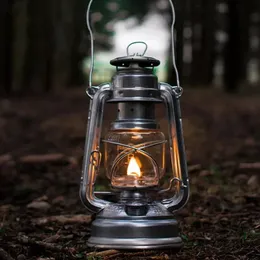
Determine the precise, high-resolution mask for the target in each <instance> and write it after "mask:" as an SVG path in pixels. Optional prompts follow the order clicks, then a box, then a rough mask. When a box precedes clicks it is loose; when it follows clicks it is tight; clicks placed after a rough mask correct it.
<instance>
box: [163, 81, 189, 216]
mask: <svg viewBox="0 0 260 260" xmlns="http://www.w3.org/2000/svg"><path fill="white" fill-rule="evenodd" d="M160 90H161V95H162V99H163V100H164V103H165V105H166V109H167V114H168V122H169V146H170V155H171V163H172V171H173V172H175V175H176V176H177V178H178V179H180V180H181V181H182V182H181V183H180V182H179V187H178V192H177V193H176V195H175V196H174V197H173V198H171V199H167V200H165V201H162V204H163V205H164V206H165V207H166V208H167V209H168V210H169V211H170V212H174V211H176V210H179V209H181V208H182V207H184V205H185V204H186V203H187V201H188V199H189V179H188V170H187V163H186V155H185V147H184V140H183V130H182V118H181V110H180V103H179V96H178V92H177V93H176V91H174V88H173V87H172V86H170V85H169V84H166V83H160ZM173 111H174V113H173Z"/></svg>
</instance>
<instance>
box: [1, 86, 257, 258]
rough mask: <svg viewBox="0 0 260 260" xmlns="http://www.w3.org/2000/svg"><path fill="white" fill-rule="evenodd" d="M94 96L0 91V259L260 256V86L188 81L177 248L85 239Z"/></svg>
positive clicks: (107, 113) (87, 225)
mask: <svg viewBox="0 0 260 260" xmlns="http://www.w3.org/2000/svg"><path fill="white" fill-rule="evenodd" d="M87 100H88V99H87V97H86V96H84V94H83V91H82V92H81V93H78V92H70V93H67V94H63V95H52V96H41V97H27V98H17V97H16V98H12V99H2V100H0V144H1V145H0V183H1V189H0V197H1V204H0V259H4V260H11V259H18V260H23V259H26V260H33V259H35V260H36V259H38V260H44V259H46V260H47V259H49V260H53V259H56V260H58V259H88V260H90V259H99V260H101V259H113V260H115V259H145V260H146V259H156V260H160V259H173V260H174V259H183V260H184V259H185V260H193V259H205V260H206V259H208V260H214V259H222V260H224V259H226V260H229V259H230V260H232V259H243V260H247V259H249V260H257V259H260V193H259V190H260V189H259V181H260V175H259V172H260V130H259V129H260V116H259V111H260V96H259V95H251V96H249V95H242V94H240V95H230V96H229V95H226V94H222V93H218V92H216V91H214V92H213V91H211V92H209V91H205V90H203V91H202V90H197V91H195V90H188V91H185V93H184V95H183V98H182V111H183V122H184V133H185V142H186V149H187V156H188V165H189V174H190V181H191V197H190V200H189V202H188V204H187V205H186V206H185V208H184V209H182V210H181V211H180V212H179V213H178V214H177V215H176V218H177V219H178V220H179V222H180V230H181V236H182V238H183V241H184V247H183V249H182V250H181V251H180V252H178V253H177V254H176V253H173V252H171V251H135V252H129V251H128V252H125V251H115V250H108V251H105V252H104V251H101V252H100V251H95V252H92V251H93V250H92V249H91V248H88V247H87V246H86V241H87V239H88V237H89V234H90V221H91V217H90V216H89V215H88V214H87V212H86V209H85V208H84V207H83V206H82V204H81V202H80V200H79V196H78V193H79V180H80V172H81V162H82V155H83V147H84V141H85V129H86V119H87V111H88V101H87ZM112 110H113V109H106V117H107V118H108V120H106V123H107V122H108V121H109V120H110V119H112V117H113V116H112ZM158 116H159V118H160V121H161V124H162V128H165V126H166V124H167V122H166V119H165V118H164V112H163V111H159V112H158ZM107 126H108V124H106V126H105V128H107ZM102 185H103V184H102V183H101V186H102Z"/></svg>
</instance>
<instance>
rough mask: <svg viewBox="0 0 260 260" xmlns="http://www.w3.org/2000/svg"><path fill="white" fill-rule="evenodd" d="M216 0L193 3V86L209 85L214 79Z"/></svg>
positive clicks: (199, 0)
mask: <svg viewBox="0 0 260 260" xmlns="http://www.w3.org/2000/svg"><path fill="white" fill-rule="evenodd" d="M215 12H216V0H197V1H192V18H191V19H192V71H191V83H192V84H193V85H198V86H205V85H209V84H210V83H211V82H212V79H213V66H214V43H215V42H214V40H215V28H216V27H215V19H214V18H215Z"/></svg>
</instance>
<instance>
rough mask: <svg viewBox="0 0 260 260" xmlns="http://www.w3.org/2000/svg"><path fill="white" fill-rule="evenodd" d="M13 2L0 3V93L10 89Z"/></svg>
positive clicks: (3, 1) (11, 0)
mask: <svg viewBox="0 0 260 260" xmlns="http://www.w3.org/2000/svg"><path fill="white" fill-rule="evenodd" d="M12 61H13V0H2V1H1V3H0V93H1V92H4V93H9V92H10V91H11V88H12V66H13V64H12Z"/></svg>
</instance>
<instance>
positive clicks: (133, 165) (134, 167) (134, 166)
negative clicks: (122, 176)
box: [127, 156, 142, 177]
mask: <svg viewBox="0 0 260 260" xmlns="http://www.w3.org/2000/svg"><path fill="white" fill-rule="evenodd" d="M127 175H129V176H136V177H141V176H142V174H141V170H140V167H139V165H138V163H137V161H136V159H135V157H134V156H133V157H132V158H131V159H130V162H129V165H128V168H127Z"/></svg>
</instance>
